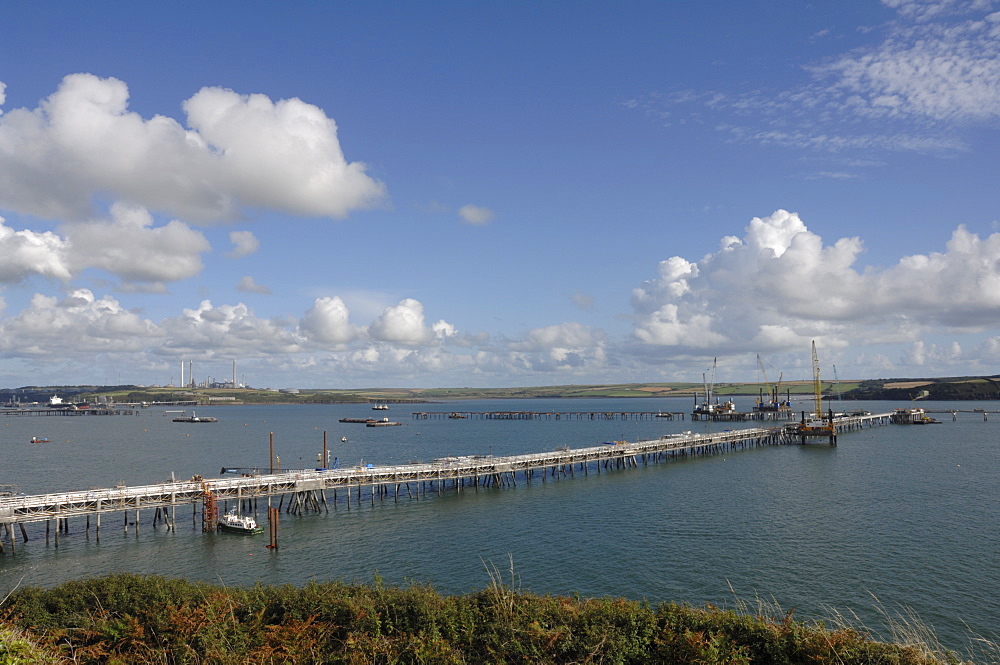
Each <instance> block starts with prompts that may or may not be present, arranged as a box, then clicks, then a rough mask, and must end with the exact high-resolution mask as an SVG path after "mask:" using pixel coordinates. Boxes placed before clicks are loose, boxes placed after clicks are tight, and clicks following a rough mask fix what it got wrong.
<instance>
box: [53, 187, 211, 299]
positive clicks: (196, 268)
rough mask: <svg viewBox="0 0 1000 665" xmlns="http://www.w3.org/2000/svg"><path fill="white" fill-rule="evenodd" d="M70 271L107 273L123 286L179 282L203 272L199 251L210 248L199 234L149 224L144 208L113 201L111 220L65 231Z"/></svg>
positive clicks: (183, 226)
mask: <svg viewBox="0 0 1000 665" xmlns="http://www.w3.org/2000/svg"><path fill="white" fill-rule="evenodd" d="M65 231H66V234H67V238H68V240H69V245H70V250H71V251H70V253H71V256H72V258H71V262H72V264H73V266H74V268H75V270H77V271H79V270H82V269H84V268H87V267H94V268H100V269H102V270H106V271H108V272H110V273H112V274H114V275H116V276H118V277H120V278H122V279H123V280H125V281H127V282H162V281H167V282H171V281H178V280H182V279H187V278H188V277H193V276H194V275H197V274H198V273H199V272H201V270H202V267H203V266H202V262H201V256H200V255H201V253H203V252H207V251H208V250H209V249H211V247H210V246H209V244H208V240H207V239H206V238H205V236H204V235H202V234H201V233H200V232H199V231H195V230H194V229H192V228H191V227H189V226H188V225H187V224H184V223H183V222H179V221H176V220H174V221H171V222H168V223H167V224H165V225H163V226H159V227H154V226H153V217H152V215H150V214H149V212H148V211H147V210H145V209H144V208H139V207H136V206H127V205H124V204H120V203H116V204H114V205H112V206H111V219H110V220H100V221H89V222H81V223H78V224H73V225H67V226H66V228H65Z"/></svg>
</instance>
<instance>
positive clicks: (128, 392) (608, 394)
mask: <svg viewBox="0 0 1000 665" xmlns="http://www.w3.org/2000/svg"><path fill="white" fill-rule="evenodd" d="M775 388H777V390H778V392H779V393H780V394H781V395H782V396H784V395H786V394H787V395H789V396H791V397H792V398H793V399H797V400H802V399H811V398H812V397H813V383H812V381H790V382H783V383H780V384H779V385H778V386H772V385H765V384H762V383H759V382H758V383H716V384H715V385H714V387H713V390H712V392H713V394H714V395H717V396H719V397H723V396H727V397H728V396H746V397H757V396H758V395H760V394H762V393H765V394H769V393H770V391H771V390H772V389H775ZM704 389H705V388H704V386H703V385H702V384H695V383H627V384H584V385H558V386H530V387H515V388H468V387H463V388H364V389H326V388H309V389H307V388H302V389H283V390H272V389H252V388H236V389H233V388H225V387H223V388H212V387H204V388H178V387H173V386H165V387H161V386H136V385H119V386H94V385H80V386H25V387H21V388H6V389H0V405H9V406H13V405H25V404H32V403H37V404H47V403H48V401H49V399H50V398H51V397H52V396H54V395H57V396H59V397H60V398H62V399H65V400H67V401H72V402H90V403H102V404H103V403H109V402H113V403H117V404H121V403H132V404H143V403H145V404H147V405H152V404H155V403H158V402H159V403H162V402H181V401H187V402H195V403H196V404H197V405H198V406H229V405H234V404H244V405H245V404H270V405H280V404H375V403H378V404H389V405H407V404H411V405H416V404H432V403H441V402H447V401H452V400H472V399H581V398H592V399H594V398H599V399H608V398H662V397H685V398H688V399H694V398H696V397H697V396H698V395H703V393H704ZM821 392H822V396H823V397H824V398H825V399H844V400H852V401H853V400H889V401H907V402H908V401H915V400H918V399H925V400H934V401H956V400H962V401H979V400H998V399H1000V375H994V376H975V377H947V378H895V379H866V380H861V381H858V380H844V381H830V380H826V381H823V382H822V383H821Z"/></svg>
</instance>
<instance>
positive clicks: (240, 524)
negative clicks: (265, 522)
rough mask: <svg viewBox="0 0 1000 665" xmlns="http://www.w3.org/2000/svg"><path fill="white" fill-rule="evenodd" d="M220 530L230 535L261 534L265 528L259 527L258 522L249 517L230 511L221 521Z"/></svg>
mask: <svg viewBox="0 0 1000 665" xmlns="http://www.w3.org/2000/svg"><path fill="white" fill-rule="evenodd" d="M219 530H220V531H229V532H230V533H261V532H263V531H264V527H262V526H257V520H255V519H254V518H252V517H250V516H249V515H240V514H239V513H238V512H236V510H230V511H229V512H228V513H226V514H225V515H223V516H222V518H221V519H220V520H219Z"/></svg>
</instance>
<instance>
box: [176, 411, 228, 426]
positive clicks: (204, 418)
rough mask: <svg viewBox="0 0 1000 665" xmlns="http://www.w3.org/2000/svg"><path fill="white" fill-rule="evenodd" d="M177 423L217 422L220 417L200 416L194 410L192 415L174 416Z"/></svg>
mask: <svg viewBox="0 0 1000 665" xmlns="http://www.w3.org/2000/svg"><path fill="white" fill-rule="evenodd" d="M174 422H175V423H217V422H219V419H218V418H213V417H211V416H199V415H198V414H197V413H195V412H194V411H192V412H191V415H190V416H180V417H179V418H174Z"/></svg>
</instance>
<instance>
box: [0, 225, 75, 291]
mask: <svg viewBox="0 0 1000 665" xmlns="http://www.w3.org/2000/svg"><path fill="white" fill-rule="evenodd" d="M67 254H68V249H67V243H66V240H65V239H63V238H60V237H59V236H57V235H56V234H54V233H51V232H48V231H46V232H44V233H37V232H35V231H29V230H22V231H15V230H14V229H12V228H10V227H9V226H7V225H6V224H5V220H4V219H3V217H0V283H4V282H6V283H16V282H20V281H21V280H23V279H25V278H26V277H28V276H29V275H41V276H43V277H49V278H53V279H58V280H63V281H66V280H68V279H70V277H71V276H72V269H71V268H70V266H69V265H68V264H67Z"/></svg>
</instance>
